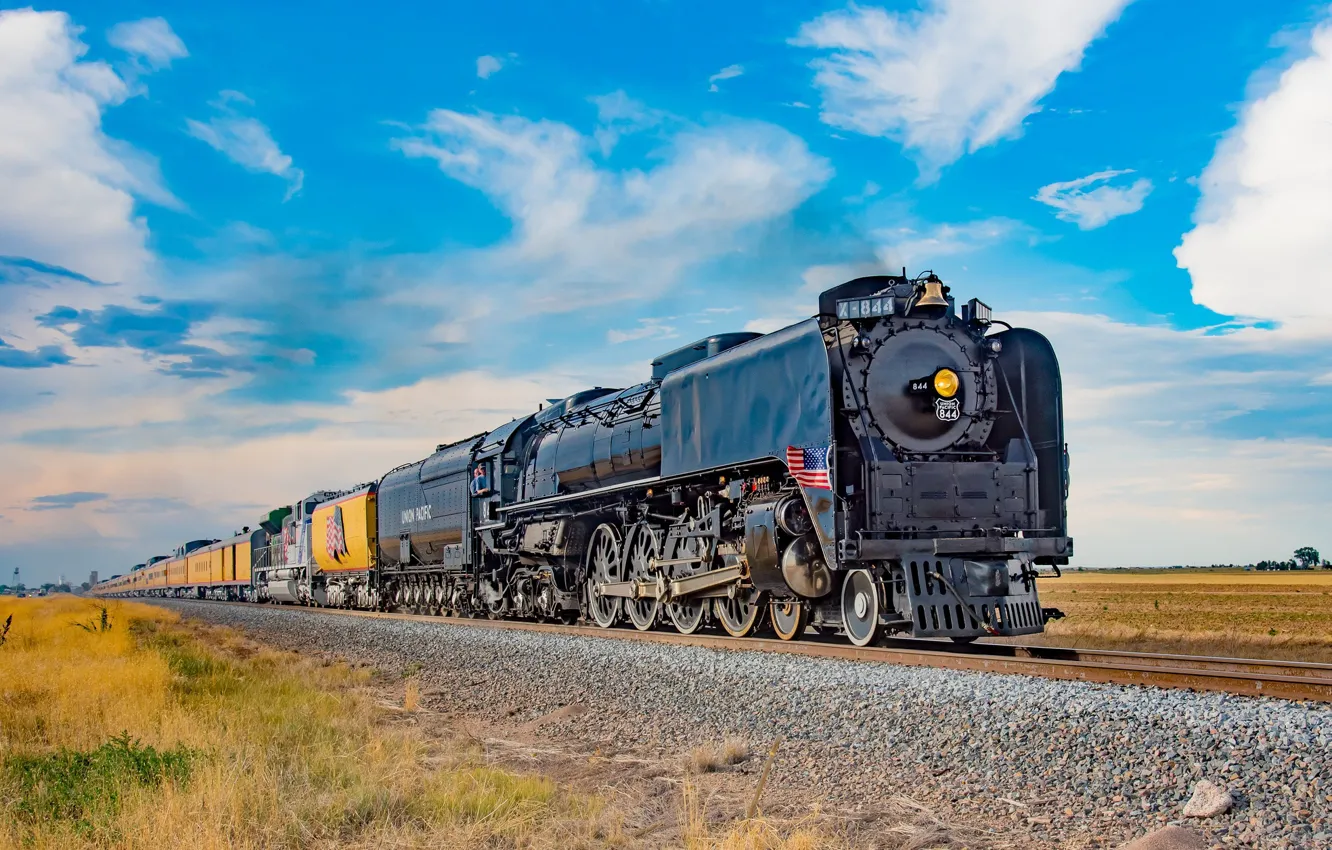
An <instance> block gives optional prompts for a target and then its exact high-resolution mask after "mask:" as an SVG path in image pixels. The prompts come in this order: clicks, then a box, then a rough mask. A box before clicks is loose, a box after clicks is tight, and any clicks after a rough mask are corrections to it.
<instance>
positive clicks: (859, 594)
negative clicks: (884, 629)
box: [842, 570, 880, 646]
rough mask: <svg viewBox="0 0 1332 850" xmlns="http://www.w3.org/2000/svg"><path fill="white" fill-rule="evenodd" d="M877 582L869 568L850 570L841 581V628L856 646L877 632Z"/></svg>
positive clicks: (874, 635) (870, 640)
mask: <svg viewBox="0 0 1332 850" xmlns="http://www.w3.org/2000/svg"><path fill="white" fill-rule="evenodd" d="M879 601H880V600H879V583H878V582H876V581H875V580H874V576H872V575H870V573H869V570H852V571H851V572H849V573H847V574H846V580H845V581H843V582H842V628H843V629H844V630H845V631H846V636H847V638H849V639H850V640H851V642H852V643H853V644H855V645H856V646H868V645H869V644H871V643H873V641H874V638H875V637H877V636H878V634H879Z"/></svg>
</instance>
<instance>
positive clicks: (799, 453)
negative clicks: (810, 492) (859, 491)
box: [786, 446, 832, 490]
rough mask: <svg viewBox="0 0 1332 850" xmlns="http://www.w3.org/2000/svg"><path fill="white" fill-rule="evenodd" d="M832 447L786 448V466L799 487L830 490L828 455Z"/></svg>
mask: <svg viewBox="0 0 1332 850" xmlns="http://www.w3.org/2000/svg"><path fill="white" fill-rule="evenodd" d="M831 450H832V446H787V447H786V465H787V467H788V468H790V470H791V475H793V476H794V477H795V480H796V483H798V484H799V485H800V486H801V487H821V488H823V489H824V490H831V489H832V480H831V478H830V477H829V474H828V455H829V453H830V452H831Z"/></svg>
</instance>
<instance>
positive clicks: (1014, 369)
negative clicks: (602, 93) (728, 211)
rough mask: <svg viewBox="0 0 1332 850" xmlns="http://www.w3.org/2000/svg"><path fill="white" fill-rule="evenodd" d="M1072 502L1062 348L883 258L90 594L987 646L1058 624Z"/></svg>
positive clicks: (785, 636) (151, 563)
mask: <svg viewBox="0 0 1332 850" xmlns="http://www.w3.org/2000/svg"><path fill="white" fill-rule="evenodd" d="M1067 494H1068V454H1067V449H1066V445H1065V443H1064V438H1063V411H1062V392H1061V387H1060V377H1059V366H1058V363H1057V361H1056V358H1055V354H1054V351H1053V349H1052V348H1051V346H1050V344H1049V343H1048V342H1047V340H1046V339H1045V338H1044V337H1043V336H1041V335H1040V334H1038V333H1036V332H1035V331H1031V330H1026V329H1021V328H1013V327H1010V326H1008V325H1007V324H1005V323H1003V322H997V321H994V320H993V319H992V318H991V315H990V309H989V308H988V307H987V306H986V305H985V304H983V303H981V302H980V301H978V300H976V299H972V300H971V301H969V302H967V303H965V304H963V305H961V308H960V309H959V308H958V306H957V304H956V301H955V299H954V298H953V297H952V296H951V295H950V294H949V290H948V287H946V286H944V285H943V282H942V281H940V280H939V278H938V277H936V276H935V275H933V274H932V273H930V274H926V275H923V276H921V277H918V278H914V279H911V278H908V277H906V276H905V275H902V276H900V277H899V276H876V277H865V278H859V279H857V280H853V281H850V282H848V283H844V284H842V285H840V286H837V287H834V288H832V289H830V290H828V291H826V292H824V293H822V294H821V295H820V296H819V305H818V314H817V315H816V316H814V317H813V318H811V319H808V320H806V321H803V322H799V323H797V324H794V325H791V326H790V327H786V328H783V329H781V330H778V331H775V332H773V333H770V334H766V335H760V334H755V333H728V334H719V335H717V336H711V337H708V338H707V339H703V340H700V341H698V342H696V343H694V344H692V345H687V346H684V347H683V348H679V349H677V350H675V351H672V352H670V353H668V354H665V355H663V356H662V357H659V358H658V359H656V360H654V361H653V363H652V375H651V378H650V379H649V380H647V381H645V382H644V383H641V384H638V385H636V386H632V387H628V388H626V389H607V388H600V387H598V388H594V389H589V390H584V391H582V392H579V393H575V394H574V395H572V396H570V397H568V398H566V399H564V400H562V401H559V402H557V403H554V404H551V405H549V406H547V407H545V408H544V409H541V410H539V411H538V412H536V413H533V414H531V415H529V416H524V417H521V418H518V419H515V420H513V421H511V422H508V423H507V424H504V425H501V426H500V427H498V428H496V429H495V430H493V431H489V432H487V433H484V434H478V435H476V436H473V437H468V438H467V439H465V440H460V441H458V442H455V443H449V444H446V445H441V446H439V447H438V448H437V449H436V451H435V452H434V453H433V454H431V455H430V456H429V457H427V458H424V459H423V460H418V461H416V462H414V463H409V464H405V465H403V466H400V467H398V468H396V469H393V470H391V471H389V472H388V473H387V474H385V475H384V476H383V477H382V478H380V479H379V480H377V481H373V482H370V483H367V484H363V485H359V486H357V487H354V488H351V489H349V490H345V491H336V492H334V491H326V492H318V493H312V494H310V495H309V496H307V497H306V498H304V499H301V500H300V501H298V502H296V503H294V504H293V505H291V506H290V507H285V508H282V509H279V510H276V511H273V512H271V513H269V514H268V515H267V516H265V517H264V518H263V519H262V521H261V522H260V523H259V527H258V528H257V529H255V530H254V531H252V532H251V531H249V530H248V529H247V531H246V533H243V534H241V535H239V536H236V537H233V538H231V539H229V540H216V541H193V542H191V543H189V544H186V546H184V547H182V548H181V549H180V550H178V551H177V553H176V554H175V555H174V556H172V557H158V558H154V559H152V560H151V561H149V562H148V563H147V564H146V565H140V566H137V567H136V568H135V569H134V570H132V571H130V572H129V573H127V574H126V575H123V576H118V577H116V578H113V579H111V580H109V581H107V582H103V583H102V584H100V585H98V586H97V587H96V589H95V592H96V593H99V594H106V595H158V596H185V597H191V598H194V597H205V598H225V599H239V600H247V601H253V602H265V601H271V602H285V603H297V604H305V605H327V606H345V607H356V608H370V609H409V610H414V611H420V612H430V613H441V614H451V615H462V616H478V615H484V616H489V617H496V618H499V617H512V618H535V619H546V620H555V621H564V622H574V621H576V620H580V619H582V620H586V621H590V622H594V623H596V624H597V625H599V626H602V627H606V628H609V627H612V626H615V625H617V624H620V623H628V624H632V625H633V626H634V627H635V628H638V629H645V630H646V629H652V628H657V627H664V626H668V627H672V628H674V629H676V630H678V631H680V632H684V633H691V632H694V631H696V630H698V629H701V628H708V627H713V626H715V627H719V628H721V629H722V630H724V631H725V632H727V633H729V634H731V635H734V636H743V635H748V634H750V633H752V632H754V631H755V630H757V629H759V628H760V627H761V626H762V625H763V624H765V623H766V624H769V625H770V626H771V628H772V630H773V631H774V632H776V634H777V635H778V636H779V637H781V638H783V639H786V640H793V639H797V638H799V637H800V636H801V635H803V634H805V633H806V632H807V631H808V627H810V626H813V627H815V628H817V629H818V630H819V631H820V632H833V633H839V634H842V635H844V636H845V637H846V639H848V640H850V641H851V642H852V643H854V644H857V645H862V646H863V645H866V644H869V643H871V642H873V641H874V640H875V639H876V638H877V637H878V636H880V635H882V634H886V633H905V634H909V635H912V636H925V637H930V636H946V637H951V638H953V639H955V640H959V641H967V640H971V639H974V638H976V637H978V636H981V635H986V634H990V635H1022V634H1031V633H1034V632H1039V631H1041V630H1042V629H1043V628H1044V623H1045V621H1046V619H1047V618H1048V617H1049V616H1050V615H1051V612H1050V611H1049V610H1048V609H1042V608H1041V606H1040V601H1039V598H1038V595H1037V590H1036V576H1037V569H1036V568H1037V566H1038V565H1041V564H1050V565H1060V564H1065V563H1067V562H1068V558H1069V557H1070V555H1071V554H1072V540H1071V539H1070V538H1069V537H1068V534H1067V520H1066V509H1065V506H1066V500H1067Z"/></svg>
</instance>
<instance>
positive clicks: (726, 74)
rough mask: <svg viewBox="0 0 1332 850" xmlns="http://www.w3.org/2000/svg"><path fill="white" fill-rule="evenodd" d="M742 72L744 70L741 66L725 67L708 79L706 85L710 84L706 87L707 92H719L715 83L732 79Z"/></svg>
mask: <svg viewBox="0 0 1332 850" xmlns="http://www.w3.org/2000/svg"><path fill="white" fill-rule="evenodd" d="M744 72H745V68H744V66H743V65H727V66H726V67H725V68H722V69H721V70H720V71H718V72H717V73H715V74H713V75H712V76H711V77H708V83H709V84H710V85H709V86H708V91H721V89H719V88H717V83H720V82H721V81H722V80H730V79H734V78H736V77H738V76H740V75H741V74H743V73H744Z"/></svg>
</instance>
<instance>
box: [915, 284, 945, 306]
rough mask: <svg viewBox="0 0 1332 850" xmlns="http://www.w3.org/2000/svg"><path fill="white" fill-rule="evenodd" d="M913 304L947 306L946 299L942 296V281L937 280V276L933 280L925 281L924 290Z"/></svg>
mask: <svg viewBox="0 0 1332 850" xmlns="http://www.w3.org/2000/svg"><path fill="white" fill-rule="evenodd" d="M913 306H916V307H947V306H948V299H947V298H945V297H944V293H943V281H941V280H939V279H938V278H937V277H936V278H934V279H933V280H927V281H925V291H924V293H923V294H922V295H921V296H920V299H919V300H918V301H916V303H915V304H914V305H913Z"/></svg>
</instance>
